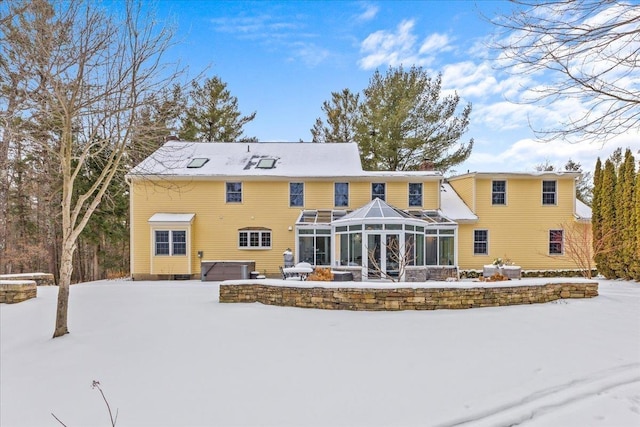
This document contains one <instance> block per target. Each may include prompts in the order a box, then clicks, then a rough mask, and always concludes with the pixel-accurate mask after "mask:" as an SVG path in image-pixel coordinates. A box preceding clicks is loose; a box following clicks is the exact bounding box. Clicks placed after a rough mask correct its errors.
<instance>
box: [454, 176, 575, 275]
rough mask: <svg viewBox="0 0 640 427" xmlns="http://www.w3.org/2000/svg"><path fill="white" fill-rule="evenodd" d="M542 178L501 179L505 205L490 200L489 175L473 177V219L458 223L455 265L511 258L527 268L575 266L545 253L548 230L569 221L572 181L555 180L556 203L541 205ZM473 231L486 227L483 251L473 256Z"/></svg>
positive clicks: (474, 265) (475, 265)
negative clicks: (486, 245) (475, 218)
mask: <svg viewBox="0 0 640 427" xmlns="http://www.w3.org/2000/svg"><path fill="white" fill-rule="evenodd" d="M500 179H502V178H500ZM544 179H545V180H549V179H550V178H544ZM542 180H543V178H538V177H531V178H527V179H522V178H520V179H506V181H507V205H506V206H493V205H492V204H491V183H492V180H491V179H490V178H485V179H480V178H478V179H477V180H476V199H475V204H476V212H475V213H476V215H478V217H479V220H478V222H477V223H475V224H464V225H460V227H459V236H458V243H459V265H460V268H462V269H481V268H482V266H483V265H484V264H490V263H491V262H492V261H493V260H494V259H495V258H498V257H500V258H503V259H504V258H508V259H511V260H512V261H513V262H514V263H515V264H517V265H520V266H522V267H523V268H525V269H527V270H555V269H575V268H576V266H575V264H574V263H573V262H572V261H571V260H570V259H569V258H568V257H567V256H566V255H562V256H558V255H549V230H552V229H562V228H563V224H571V223H573V221H574V217H573V212H574V191H575V189H574V182H573V180H572V179H568V178H564V179H560V178H558V179H556V181H557V204H556V205H554V206H544V205H543V204H542ZM463 191H464V190H463ZM474 230H488V231H489V254H488V255H474V254H473V231H474Z"/></svg>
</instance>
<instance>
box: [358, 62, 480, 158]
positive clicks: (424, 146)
mask: <svg viewBox="0 0 640 427" xmlns="http://www.w3.org/2000/svg"><path fill="white" fill-rule="evenodd" d="M441 89H442V75H440V74H439V75H438V76H437V77H436V78H431V77H430V76H429V75H428V74H427V72H426V71H425V70H423V69H422V68H419V67H411V68H410V69H409V70H404V69H403V68H402V67H398V68H389V70H387V73H386V74H385V75H382V74H381V73H380V72H379V71H376V72H375V73H374V75H373V77H371V79H370V80H369V86H368V87H367V88H366V89H365V90H364V95H365V96H364V100H363V103H362V108H361V109H362V117H361V120H360V121H359V123H358V137H359V140H358V144H359V145H360V152H361V154H362V161H363V164H364V166H365V167H366V168H368V169H372V170H417V169H420V168H421V167H422V166H423V165H424V164H425V163H429V164H430V165H432V166H433V168H435V169H437V170H440V171H446V170H448V169H450V168H451V167H452V166H455V165H457V164H459V163H461V162H463V161H464V160H466V159H467V158H468V157H469V155H470V154H471V149H472V148H473V139H471V140H469V142H467V143H466V144H465V143H459V140H460V138H461V137H462V135H463V134H464V133H465V132H466V131H467V128H468V126H469V115H470V114H471V104H467V105H466V106H465V107H464V108H463V110H462V112H461V113H460V115H456V112H457V110H458V104H459V103H460V98H459V96H458V95H457V94H453V95H449V96H445V97H441V96H440V95H441V94H440V92H441Z"/></svg>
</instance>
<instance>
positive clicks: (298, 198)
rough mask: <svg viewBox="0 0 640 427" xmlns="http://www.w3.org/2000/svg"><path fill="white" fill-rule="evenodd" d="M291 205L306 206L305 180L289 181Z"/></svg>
mask: <svg viewBox="0 0 640 427" xmlns="http://www.w3.org/2000/svg"><path fill="white" fill-rule="evenodd" d="M289 206H291V207H297V206H304V183H303V182H290V183H289Z"/></svg>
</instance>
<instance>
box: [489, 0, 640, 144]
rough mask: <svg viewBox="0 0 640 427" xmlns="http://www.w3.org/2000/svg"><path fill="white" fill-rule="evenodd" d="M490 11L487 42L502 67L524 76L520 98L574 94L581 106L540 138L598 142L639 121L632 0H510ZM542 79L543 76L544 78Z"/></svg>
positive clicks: (638, 50) (638, 21)
mask: <svg viewBox="0 0 640 427" xmlns="http://www.w3.org/2000/svg"><path fill="white" fill-rule="evenodd" d="M513 3H515V4H516V9H515V11H514V12H512V13H511V14H510V15H505V16H500V17H498V18H497V19H494V20H493V22H494V24H496V25H497V26H498V27H499V28H500V29H501V30H503V33H502V34H500V36H499V37H498V38H497V41H495V42H494V44H493V47H494V48H496V49H498V50H499V53H500V56H499V60H500V63H501V64H502V65H504V66H505V68H506V69H508V70H510V71H512V72H514V73H517V74H521V75H527V76H530V77H532V78H531V79H529V80H527V81H528V87H527V89H528V91H527V94H528V95H527V97H526V99H520V100H518V102H533V103H542V104H544V105H549V104H552V103H554V102H556V101H559V100H564V101H566V100H571V99H573V100H577V101H579V102H580V104H581V105H582V109H581V110H578V111H573V112H571V113H570V115H569V116H568V117H567V118H566V120H565V121H564V122H563V123H560V124H559V125H558V126H557V127H553V128H549V129H534V130H535V131H536V132H537V134H538V136H539V137H541V138H543V139H547V140H550V139H554V138H563V139H567V140H570V141H575V140H578V139H581V140H589V141H597V142H602V141H606V140H608V139H609V138H611V137H613V136H615V135H618V134H621V133H626V132H628V131H632V130H635V129H637V128H638V125H639V124H640V90H639V89H640V85H639V83H638V82H639V81H640V68H639V67H638V62H639V61H640V6H639V5H638V4H637V3H635V2H619V1H614V0H605V1H602V0H545V1H540V2H537V1H531V0H514V1H513ZM546 82H548V83H546Z"/></svg>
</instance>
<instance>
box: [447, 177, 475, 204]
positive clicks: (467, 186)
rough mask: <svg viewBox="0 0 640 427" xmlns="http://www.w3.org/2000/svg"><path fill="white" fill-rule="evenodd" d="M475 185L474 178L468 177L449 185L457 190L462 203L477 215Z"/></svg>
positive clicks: (455, 180) (450, 182)
mask: <svg viewBox="0 0 640 427" xmlns="http://www.w3.org/2000/svg"><path fill="white" fill-rule="evenodd" d="M474 183H475V180H474V178H473V177H472V176H467V177H464V178H460V179H452V180H450V181H449V184H451V186H452V187H453V189H454V190H456V193H458V196H460V198H461V199H462V201H463V202H464V203H465V204H466V205H467V206H468V207H469V209H471V211H472V212H474V213H475V210H476V207H475V203H474Z"/></svg>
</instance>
